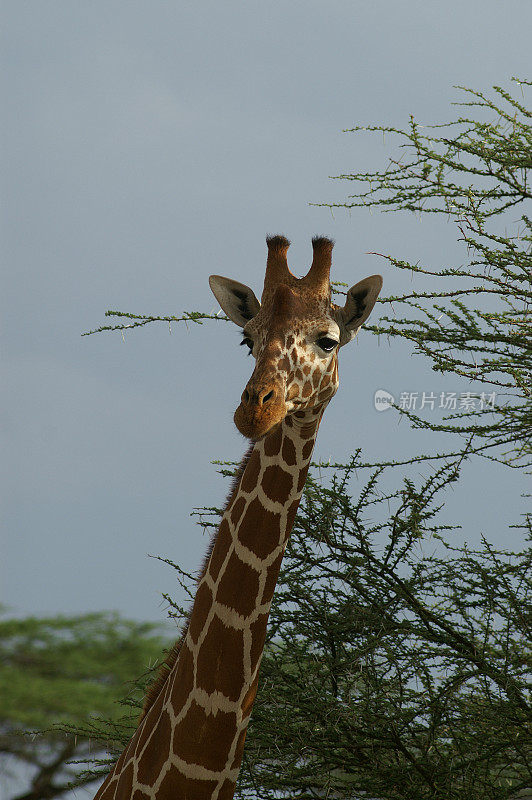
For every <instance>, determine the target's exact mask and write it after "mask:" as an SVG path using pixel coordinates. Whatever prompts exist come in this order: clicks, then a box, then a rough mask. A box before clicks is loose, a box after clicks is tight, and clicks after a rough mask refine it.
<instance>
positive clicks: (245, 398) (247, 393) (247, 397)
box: [242, 389, 249, 403]
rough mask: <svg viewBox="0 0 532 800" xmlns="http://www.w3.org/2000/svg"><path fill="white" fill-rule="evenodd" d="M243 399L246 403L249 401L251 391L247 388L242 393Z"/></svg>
mask: <svg viewBox="0 0 532 800" xmlns="http://www.w3.org/2000/svg"><path fill="white" fill-rule="evenodd" d="M242 400H243V401H244V403H249V392H248V390H247V389H244V393H243V394H242Z"/></svg>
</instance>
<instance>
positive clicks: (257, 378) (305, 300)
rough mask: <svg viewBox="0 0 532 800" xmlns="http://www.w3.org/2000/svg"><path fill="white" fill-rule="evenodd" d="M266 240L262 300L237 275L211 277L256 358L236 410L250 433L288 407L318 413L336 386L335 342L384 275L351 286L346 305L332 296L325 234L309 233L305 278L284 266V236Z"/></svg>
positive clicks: (301, 413)
mask: <svg viewBox="0 0 532 800" xmlns="http://www.w3.org/2000/svg"><path fill="white" fill-rule="evenodd" d="M266 242H267V245H268V259H267V263H266V277H265V280H264V290H263V292H262V297H261V302H259V301H258V300H257V298H256V297H255V294H254V293H253V291H252V290H251V289H250V288H249V287H248V286H245V285H244V284H242V283H238V282H237V281H234V280H231V279H230V278H222V277H221V276H219V275H211V277H210V278H209V283H210V286H211V289H212V291H213V292H214V295H215V297H216V299H217V300H218V302H219V303H220V306H221V307H222V309H223V310H224V311H225V313H226V314H227V316H228V317H229V318H230V319H231V320H232V321H233V322H234V323H235V324H236V325H238V326H239V327H240V328H242V331H243V339H242V344H243V345H246V346H247V347H248V348H249V351H250V353H251V354H252V355H253V356H254V358H255V361H256V363H255V369H254V370H253V374H252V375H251V378H250V379H249V381H248V383H247V385H246V388H245V389H244V392H243V393H242V398H241V402H240V405H239V406H238V408H237V410H236V412H235V417H234V419H235V424H236V426H237V428H238V430H239V431H240V432H241V433H242V434H243V435H244V436H247V437H248V438H250V439H259V438H261V437H262V436H265V435H266V434H267V433H269V432H270V431H271V430H272V429H273V428H274V427H275V426H276V425H278V424H279V423H280V422H282V420H283V419H284V418H285V417H286V416H287V415H297V417H299V418H301V417H305V416H306V412H309V411H310V412H315V413H316V414H319V413H321V411H322V409H323V408H324V406H325V405H326V404H327V402H328V401H329V400H330V399H331V397H333V395H334V394H335V393H336V390H337V388H338V350H339V349H340V347H342V346H343V345H344V344H347V342H350V341H351V340H352V339H354V337H355V336H356V334H357V333H358V331H359V330H360V328H361V326H362V325H363V323H364V322H365V321H366V319H367V318H368V316H369V314H370V312H371V310H372V308H373V306H374V305H375V301H376V299H377V297H378V294H379V292H380V290H381V288H382V278H381V276H380V275H371V276H370V277H369V278H364V280H362V281H360V282H359V283H357V284H356V285H355V286H352V287H351V289H349V291H348V292H347V299H346V303H345V305H344V306H343V307H341V306H337V305H336V304H335V303H332V302H331V285H330V279H329V273H330V269H331V257H332V249H333V242H332V241H331V240H330V239H325V238H323V237H314V239H313V240H312V246H313V250H314V256H313V260H312V265H311V267H310V270H309V271H308V273H307V275H306V276H305V277H304V278H296V277H295V275H293V274H292V273H291V272H290V270H289V269H288V264H287V260H286V253H287V250H288V248H289V246H290V242H289V241H288V239H286V238H285V237H284V236H273V237H268V238H267V240H266Z"/></svg>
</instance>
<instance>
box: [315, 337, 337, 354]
mask: <svg viewBox="0 0 532 800" xmlns="http://www.w3.org/2000/svg"><path fill="white" fill-rule="evenodd" d="M316 344H317V345H318V347H321V349H322V350H325V352H326V353H332V351H333V350H334V348H335V347H336V346H337V345H338V342H337V341H336V339H331V337H330V336H320V338H319V339H317V340H316Z"/></svg>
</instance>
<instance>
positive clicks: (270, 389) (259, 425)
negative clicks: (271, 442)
mask: <svg viewBox="0 0 532 800" xmlns="http://www.w3.org/2000/svg"><path fill="white" fill-rule="evenodd" d="M287 411H288V408H287V405H286V402H285V398H284V390H281V387H278V386H275V385H274V386H272V385H271V384H269V385H266V386H256V385H254V384H252V383H251V382H250V383H248V385H247V386H246V388H245V389H244V391H243V392H242V398H241V402H240V405H239V406H238V408H237V410H236V411H235V416H234V421H235V425H236V427H237V428H238V430H239V431H240V433H241V434H242V435H243V436H246V437H247V438H248V439H253V440H256V439H260V438H262V437H263V436H265V434H267V433H268V432H269V431H270V430H271V429H272V428H273V427H274V426H275V425H277V424H278V423H279V422H281V421H282V420H283V419H284V418H285V416H286V414H287Z"/></svg>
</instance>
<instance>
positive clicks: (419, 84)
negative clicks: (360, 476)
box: [2, 0, 532, 620]
mask: <svg viewBox="0 0 532 800" xmlns="http://www.w3.org/2000/svg"><path fill="white" fill-rule="evenodd" d="M2 7H3V12H2V14H3V25H2V28H3V34H2V35H3V46H2V50H3V53H4V63H3V68H2V82H3V98H4V102H3V106H4V109H5V112H4V114H3V134H4V148H3V160H2V185H3V191H4V198H5V204H4V210H3V221H4V235H3V255H4V258H3V262H4V271H5V277H4V279H3V284H4V289H3V305H4V308H3V320H4V330H3V362H4V363H3V374H4V378H3V382H2V383H3V386H4V397H3V405H4V418H5V420H6V424H5V445H4V447H5V450H4V452H5V453H6V454H7V458H6V459H5V475H4V477H3V481H2V482H3V489H4V526H3V527H4V542H3V551H4V557H3V559H2V561H3V568H4V571H3V575H2V599H3V602H5V603H7V604H9V605H10V606H11V608H12V609H13V610H14V611H16V612H18V613H52V614H55V613H59V612H61V613H80V612H85V611H88V610H98V609H118V610H119V611H121V612H122V613H124V614H126V615H129V616H132V617H135V618H139V619H150V620H156V619H161V618H162V617H164V609H163V608H162V606H161V601H160V594H161V592H162V591H169V592H170V593H174V594H177V593H176V592H175V591H174V590H175V579H174V576H173V574H172V571H171V570H170V569H169V568H167V567H164V566H163V565H161V564H160V563H158V562H157V561H155V560H153V559H149V558H148V557H147V554H148V553H152V554H161V555H163V556H168V557H170V558H173V559H174V560H178V561H181V562H182V563H183V564H184V565H185V566H187V567H189V568H195V567H196V566H197V565H198V564H199V562H200V561H201V556H202V553H203V551H204V549H205V546H206V541H205V539H204V538H203V537H202V535H201V532H200V529H199V528H197V527H196V526H195V525H194V523H193V520H191V519H190V517H189V514H190V511H191V510H192V509H193V508H194V507H196V506H201V505H204V504H205V505H214V504H217V503H218V504H219V503H221V502H222V498H223V496H224V494H225V491H226V483H225V482H224V481H223V479H222V478H220V476H218V475H217V473H216V470H215V468H214V467H212V466H211V465H210V463H209V462H210V460H211V459H215V458H233V459H238V458H240V456H241V454H242V452H243V450H244V448H245V443H244V441H243V440H242V438H241V437H240V435H239V434H238V433H237V431H236V429H235V428H234V426H233V424H232V414H233V411H234V409H235V407H236V405H237V404H238V400H239V397H240V394H241V391H242V389H243V387H244V384H245V381H246V380H247V378H248V377H249V374H250V371H251V361H250V360H248V359H246V358H245V356H244V354H243V352H242V350H243V349H244V348H242V349H240V348H239V347H238V343H239V339H238V333H237V330H236V328H234V327H233V326H230V325H224V324H223V323H213V324H211V325H208V324H207V325H204V326H203V327H201V328H199V327H191V326H189V329H188V330H187V329H185V328H184V327H178V326H174V328H173V331H172V335H171V336H170V335H169V332H168V329H167V328H166V327H165V326H164V325H160V326H157V325H153V326H148V327H147V328H144V329H142V330H138V331H133V332H131V333H129V334H128V335H127V336H126V337H125V341H123V340H122V338H121V336H120V335H118V334H101V335H98V336H93V337H89V338H81V336H80V334H81V332H83V331H86V330H88V329H90V328H94V327H96V326H98V325H99V324H101V323H102V322H104V316H103V314H104V311H105V310H106V309H107V308H118V309H121V310H126V311H133V312H140V313H150V312H151V313H156V314H175V313H179V312H180V311H182V310H195V309H201V310H206V311H211V310H214V309H215V308H216V303H215V300H214V298H213V297H212V295H211V294H210V291H209V288H208V284H207V278H208V275H209V274H210V273H213V272H214V273H219V274H222V275H228V276H230V277H234V278H236V279H238V280H240V281H242V282H245V283H248V284H250V285H251V286H252V287H254V289H255V290H256V291H257V293H258V292H259V291H260V286H261V281H262V278H263V272H264V266H265V258H266V248H265V243H264V237H265V234H266V233H284V234H286V235H287V236H288V237H289V238H290V239H291V240H292V242H293V244H292V248H291V250H290V263H291V266H292V269H293V270H294V271H295V272H298V273H302V272H303V271H304V270H305V268H306V266H307V265H308V262H309V257H310V252H311V248H310V238H311V236H312V235H313V234H315V233H322V234H328V235H331V236H333V237H334V238H335V239H336V242H337V244H336V248H335V251H334V278H336V279H339V280H345V281H349V282H350V283H356V281H357V280H359V279H361V278H362V277H364V276H365V275H367V274H372V273H374V272H377V271H380V272H382V273H383V275H384V277H385V291H386V292H387V293H392V292H398V291H400V290H401V289H402V287H403V286H404V281H405V279H406V276H405V275H399V274H395V273H393V272H392V271H391V269H390V268H389V267H388V266H387V265H386V263H384V262H383V261H382V260H379V259H377V258H376V257H375V256H370V255H367V254H366V253H367V252H368V251H375V250H377V251H380V252H383V253H392V254H394V255H396V256H398V257H402V258H406V259H409V260H411V261H418V260H419V261H420V262H422V263H426V264H430V265H433V266H438V265H441V264H457V263H463V262H464V261H465V259H466V253H465V251H464V249H463V248H462V246H461V245H459V244H457V242H456V240H457V234H456V231H455V229H454V228H453V226H452V225H451V224H447V223H445V221H444V220H443V218H442V219H424V220H423V221H419V220H418V219H417V218H415V217H413V216H409V215H406V214H402V215H396V214H392V215H383V214H379V213H374V214H370V213H369V212H367V211H364V210H354V211H353V213H351V214H348V213H345V212H343V211H341V210H337V211H336V212H335V213H334V215H332V214H331V212H330V211H329V210H327V209H324V208H314V207H311V206H309V203H310V202H324V201H329V200H330V201H342V200H343V199H344V198H345V196H346V195H347V193H348V191H349V189H350V186H349V185H348V184H346V183H342V182H334V181H330V180H329V177H328V176H330V175H335V174H338V173H345V172H350V171H359V170H362V169H365V168H366V167H368V168H378V167H383V166H384V165H385V164H386V162H387V158H388V156H389V154H390V153H391V152H392V149H391V148H392V142H391V141H388V140H386V141H385V142H383V140H382V137H379V136H375V137H371V136H369V135H357V136H355V135H353V134H342V132H341V131H342V129H344V128H351V127H353V126H355V125H358V124H365V123H377V124H394V125H397V126H404V125H406V124H407V122H408V117H409V114H411V113H413V114H415V115H416V117H417V119H418V120H419V121H420V122H426V123H431V122H443V121H446V120H448V119H449V118H451V117H452V116H453V115H454V114H455V113H456V111H455V110H454V109H452V108H451V107H450V103H451V102H452V101H453V100H458V99H460V95H459V93H458V92H457V91H456V90H455V89H453V84H461V85H467V86H471V87H474V88H480V89H486V90H487V89H489V87H490V86H491V85H492V84H494V83H497V84H500V85H505V86H508V83H509V78H510V76H512V75H517V76H521V77H526V75H527V69H528V68H529V67H530V55H529V53H530V30H531V25H532V6H531V4H530V2H529V1H528V0H523V1H522V2H517V1H514V0H510V2H507V3H501V2H500V0H496V1H494V0H482V2H480V1H479V2H465V3H464V2H463V0H461V2H456V1H455V0H448V1H447V2H446V3H436V2H430V1H429V2H427V0H423V2H417V1H411V2H397V0H386V1H382V2H379V1H378V0H377V1H376V2H373V3H367V2H364V3H362V2H353V1H352V0H351V1H350V2H340V1H337V0H328V2H326V3H325V2H320V3H317V2H311V1H309V0H305V2H270V3H264V2H261V3H258V2H246V3H244V2H238V3H237V2H231V1H229V2H224V3H220V2H194V3H192V2H187V3H184V2H158V1H157V0H152V2H150V3H146V2H143V3H139V2H128V3H124V2H121V3H117V2H110V1H109V0H105V2H100V1H98V0H95V1H93V2H91V3H82V2H71V0H64V1H63V2H55V1H53V0H52V1H50V2H47V3H42V2H24V1H23V0H13V1H12V2H6V1H4V3H3V4H2ZM418 285H419V284H417V283H412V284H410V283H409V286H418ZM374 318H375V319H376V317H374ZM6 388H7V391H5V389H6ZM377 388H385V389H388V390H390V391H392V392H394V393H396V394H398V393H399V392H400V391H439V390H442V389H444V390H446V391H459V392H460V391H465V390H466V389H467V386H464V385H459V384H458V383H457V381H456V380H455V379H452V378H445V379H442V378H441V377H438V376H435V375H434V373H432V372H431V370H430V365H429V364H428V363H426V362H425V361H423V360H422V359H420V358H415V359H412V358H410V351H409V349H408V348H407V347H406V345H401V344H399V343H396V342H394V343H393V344H392V346H391V347H389V346H388V344H387V343H385V342H381V343H380V346H379V343H378V342H377V340H376V338H374V337H372V336H371V335H369V334H366V335H364V333H362V334H361V335H360V336H359V340H358V342H357V343H355V344H353V345H351V346H350V347H349V348H346V349H345V351H343V352H342V356H341V386H340V391H339V393H338V395H337V397H336V399H335V401H334V402H333V403H332V404H331V406H330V407H329V409H328V411H327V415H326V419H325V421H324V424H323V427H322V429H321V432H320V437H319V442H318V448H317V453H316V455H317V456H318V457H322V458H328V457H332V458H333V459H335V460H342V459H345V458H347V457H348V455H349V454H350V452H352V451H353V450H354V449H355V448H357V447H363V448H364V451H365V453H366V456H367V458H381V457H383V456H387V457H398V458H400V457H403V456H404V455H405V454H407V453H411V452H415V451H416V450H417V449H418V447H419V445H418V441H419V442H423V441H426V440H424V439H423V438H422V437H423V434H421V433H412V432H410V431H409V430H408V428H407V426H406V425H405V424H404V423H401V425H398V421H397V417H396V415H395V413H394V412H386V413H385V414H378V413H377V412H375V411H374V408H373V393H374V391H375V389H377ZM420 471H421V470H420ZM519 480H520V479H517V478H516V476H515V474H513V473H511V472H510V471H508V472H504V471H502V470H501V469H500V468H496V467H492V466H489V465H484V466H483V467H482V469H481V468H480V466H479V465H478V464H477V465H472V466H470V467H467V468H466V481H465V482H464V484H463V486H461V487H460V488H459V489H457V490H455V491H454V492H453V493H452V495H450V496H449V503H448V508H447V512H446V513H447V514H448V515H449V518H451V519H454V520H455V521H456V520H461V521H463V522H464V523H465V524H466V528H467V538H468V539H469V540H470V541H471V542H476V541H478V538H479V534H480V532H481V531H483V532H485V533H487V534H488V536H489V537H490V538H491V539H492V540H493V541H495V542H497V543H498V544H501V545H502V544H505V543H506V540H505V538H504V537H505V533H504V528H505V526H506V525H507V524H508V523H509V522H517V521H518V514H519V511H520V509H521V506H520V500H519V493H520V492H521V491H523V488H524V484H523V483H520V482H519Z"/></svg>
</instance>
